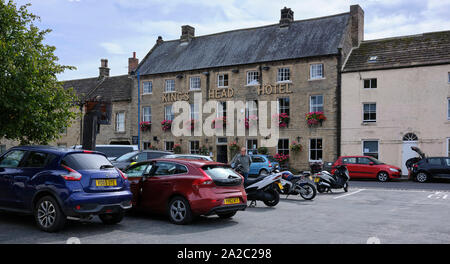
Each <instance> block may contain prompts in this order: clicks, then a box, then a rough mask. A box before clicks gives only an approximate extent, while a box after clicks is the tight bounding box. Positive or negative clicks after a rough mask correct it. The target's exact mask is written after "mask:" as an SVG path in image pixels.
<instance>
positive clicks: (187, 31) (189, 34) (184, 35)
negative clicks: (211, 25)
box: [180, 25, 195, 42]
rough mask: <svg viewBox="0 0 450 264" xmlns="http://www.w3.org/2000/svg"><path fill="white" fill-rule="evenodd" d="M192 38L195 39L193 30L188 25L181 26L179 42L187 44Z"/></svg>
mask: <svg viewBox="0 0 450 264" xmlns="http://www.w3.org/2000/svg"><path fill="white" fill-rule="evenodd" d="M194 37H195V28H193V27H191V26H189V25H184V26H181V37H180V40H181V42H189V41H190V40H191V39H193V38H194Z"/></svg>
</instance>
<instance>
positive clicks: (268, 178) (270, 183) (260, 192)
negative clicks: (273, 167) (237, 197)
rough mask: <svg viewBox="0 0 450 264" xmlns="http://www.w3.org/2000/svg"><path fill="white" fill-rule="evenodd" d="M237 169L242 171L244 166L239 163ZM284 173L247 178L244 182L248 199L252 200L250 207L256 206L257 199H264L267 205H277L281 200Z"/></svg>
mask: <svg viewBox="0 0 450 264" xmlns="http://www.w3.org/2000/svg"><path fill="white" fill-rule="evenodd" d="M235 170H236V171H237V172H238V173H241V172H242V166H241V165H238V166H237V167H236V168H235ZM281 177H282V173H281V172H279V173H272V174H269V175H263V176H260V177H258V178H256V179H247V181H245V182H244V187H245V192H246V193H247V200H249V201H251V203H250V206H249V207H254V206H256V201H263V202H264V204H265V205H267V206H271V207H272V206H275V205H277V204H278V202H280V194H279V193H278V191H277V190H278V189H283V186H282V185H281V182H280V181H281Z"/></svg>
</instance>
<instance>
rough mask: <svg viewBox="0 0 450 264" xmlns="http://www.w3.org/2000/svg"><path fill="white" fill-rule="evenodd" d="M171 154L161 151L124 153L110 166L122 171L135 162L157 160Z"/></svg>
mask: <svg viewBox="0 0 450 264" xmlns="http://www.w3.org/2000/svg"><path fill="white" fill-rule="evenodd" d="M170 154H172V153H171V152H168V151H161V150H141V151H133V152H129V153H126V154H124V155H122V156H120V157H118V158H117V159H116V160H114V161H112V164H113V165H114V166H116V167H117V168H118V169H120V170H124V169H125V168H126V167H128V166H129V165H131V164H134V163H136V162H141V161H146V160H151V159H158V158H161V157H162V156H165V155H170Z"/></svg>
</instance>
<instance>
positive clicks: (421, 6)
mask: <svg viewBox="0 0 450 264" xmlns="http://www.w3.org/2000/svg"><path fill="white" fill-rule="evenodd" d="M15 2H16V3H17V4H18V5H22V4H25V3H31V4H32V6H31V7H30V10H31V12H32V13H34V14H36V15H38V16H40V17H41V22H40V23H39V24H38V26H39V27H40V28H42V29H45V28H50V29H52V30H53V31H52V32H51V33H50V34H48V35H47V38H46V43H48V44H50V45H53V46H56V55H57V56H58V57H59V59H60V61H59V62H60V64H63V65H71V66H75V67H77V70H74V71H66V72H65V73H64V74H61V75H59V76H58V78H59V79H60V80H69V79H78V78H88V77H95V76H98V67H99V66H100V59H101V58H106V59H108V61H109V67H110V68H111V75H121V74H126V73H127V65H128V58H129V57H131V55H132V52H133V51H136V52H137V57H138V58H139V59H142V58H143V57H144V56H145V55H146V54H147V52H148V51H149V50H150V49H151V48H152V47H153V45H154V44H155V42H156V39H157V37H158V36H162V37H163V39H164V40H172V39H177V38H179V37H180V34H181V26H182V25H186V24H188V25H191V26H193V27H195V35H196V36H199V35H205V34H211V33H216V32H222V31H227V30H233V29H240V28H248V27H256V26H262V25H269V24H275V23H278V21H279V19H280V9H282V8H283V7H284V6H286V7H290V8H291V9H292V10H293V11H294V19H295V20H300V19H307V18H314V17H320V16H328V15H333V14H339V13H344V12H349V10H350V5H351V4H359V5H360V6H361V7H362V8H363V9H364V13H365V28H364V31H365V34H364V35H365V36H364V38H365V39H366V40H368V39H376V38H385V37H393V36H401V35H411V34H418V33H423V32H432V31H442V30H450V15H449V14H450V0H360V1H354V0H278V1H277V0H236V1H235V0H15Z"/></svg>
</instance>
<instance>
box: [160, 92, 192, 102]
mask: <svg viewBox="0 0 450 264" xmlns="http://www.w3.org/2000/svg"><path fill="white" fill-rule="evenodd" d="M176 101H189V93H187V92H184V93H166V94H163V97H162V102H163V103H170V102H176Z"/></svg>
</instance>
